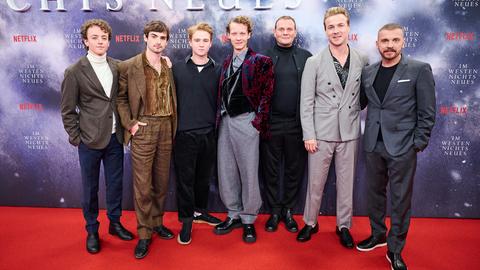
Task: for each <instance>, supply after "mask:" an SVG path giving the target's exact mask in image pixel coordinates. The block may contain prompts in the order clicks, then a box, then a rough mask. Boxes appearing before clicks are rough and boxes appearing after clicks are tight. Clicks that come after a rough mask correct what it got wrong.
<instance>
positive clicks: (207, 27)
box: [187, 22, 213, 40]
mask: <svg viewBox="0 0 480 270" xmlns="http://www.w3.org/2000/svg"><path fill="white" fill-rule="evenodd" d="M187 31H188V39H189V40H192V37H193V34H195V32H197V31H205V32H207V33H209V34H210V40H212V39H213V28H212V27H211V26H210V25H209V24H208V23H204V22H200V23H197V24H195V25H192V26H190V27H189V28H188V30H187Z"/></svg>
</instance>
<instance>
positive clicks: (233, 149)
mask: <svg viewBox="0 0 480 270" xmlns="http://www.w3.org/2000/svg"><path fill="white" fill-rule="evenodd" d="M254 117H255V114H254V113H253V112H251V113H244V114H241V115H238V116H235V117H230V116H228V115H226V116H222V120H221V123H220V130H219V137H218V185H219V190H220V198H221V199H222V201H223V203H224V204H225V207H227V209H228V216H229V217H230V218H232V219H236V218H239V217H240V218H241V220H242V223H243V224H253V223H254V222H255V219H256V218H257V214H258V211H259V210H260V207H261V206H262V199H261V197H260V188H259V186H258V164H259V152H260V150H259V142H260V135H259V132H258V131H257V130H256V129H255V128H254V127H253V126H252V124H251V122H252V120H253V118H254Z"/></svg>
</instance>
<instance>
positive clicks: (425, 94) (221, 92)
mask: <svg viewBox="0 0 480 270" xmlns="http://www.w3.org/2000/svg"><path fill="white" fill-rule="evenodd" d="M252 29H253V24H252V22H251V20H250V18H248V17H245V16H237V17H235V18H233V19H231V20H230V21H229V23H228V25H227V26H226V33H227V37H228V38H229V40H230V43H231V45H232V47H233V52H232V53H231V54H230V55H229V56H227V57H226V59H225V60H224V62H223V64H221V65H219V64H217V63H216V62H215V61H214V60H213V59H212V58H211V57H210V56H209V54H208V53H209V49H210V48H211V46H212V42H213V40H212V39H213V29H212V27H211V26H210V25H208V24H206V23H198V24H196V25H194V26H191V27H190V28H189V29H188V38H189V44H190V47H191V53H190V54H189V55H188V56H186V58H185V59H184V60H182V61H179V62H178V63H174V65H173V66H171V63H170V60H169V58H168V57H165V56H163V52H164V50H165V48H166V46H167V43H168V39H169V29H168V27H167V26H166V25H165V23H163V22H161V21H151V22H149V23H147V24H146V25H145V27H144V41H145V43H146V48H145V50H144V51H143V52H142V53H140V54H138V55H136V56H134V57H132V58H130V59H128V60H126V61H123V62H118V61H116V60H114V59H112V58H110V57H107V50H108V47H109V41H110V39H111V28H110V26H109V25H108V23H107V22H105V21H103V20H98V19H94V20H89V21H87V22H85V23H84V25H83V26H82V28H81V33H82V38H83V40H84V43H85V46H86V48H87V50H88V53H87V55H86V56H85V57H82V58H81V59H80V60H79V61H78V62H77V63H75V64H73V65H72V66H70V67H69V68H67V69H66V71H65V78H64V81H63V83H62V101H61V107H62V108H61V110H62V119H63V123H64V127H65V129H66V131H67V133H68V135H69V141H70V143H71V144H73V145H75V146H78V154H79V160H80V168H81V175H82V186H83V198H82V208H83V214H84V217H85V220H86V230H87V233H88V235H87V241H86V248H87V251H88V252H90V253H97V252H99V251H100V239H99V236H98V228H99V222H98V221H97V217H98V195H97V193H98V185H99V172H100V164H101V163H103V166H104V173H105V182H106V201H107V216H108V218H109V220H110V226H109V233H110V234H112V235H116V236H118V237H119V238H120V239H122V240H132V239H133V238H134V236H133V234H132V233H131V232H129V231H128V230H127V229H125V228H124V227H123V226H122V224H121V223H120V216H121V202H122V182H123V147H122V143H124V144H125V145H128V144H130V150H131V162H132V173H133V188H134V205H135V212H136V217H137V234H138V238H139V241H138V243H137V245H136V247H135V251H134V254H135V257H136V258H138V259H140V258H143V257H145V256H146V255H147V252H148V249H149V245H150V243H151V241H152V234H153V233H157V234H158V235H159V237H160V238H162V239H172V238H173V237H174V234H173V233H172V231H171V230H169V229H168V228H167V227H166V226H165V225H164V224H163V213H164V203H165V197H166V191H167V186H168V180H169V171H170V162H171V160H170V159H171V156H172V152H173V163H174V167H175V172H176V188H177V190H176V196H177V206H178V218H179V221H180V222H181V223H182V229H181V231H180V232H179V234H178V236H177V241H178V242H179V243H180V244H183V245H186V244H189V243H190V242H191V239H192V237H191V235H192V223H194V222H203V223H208V224H210V225H213V226H215V228H214V230H213V231H214V233H215V234H218V235H222V234H227V233H229V232H231V231H232V230H234V229H235V228H243V234H242V238H243V241H245V242H246V243H253V242H255V241H256V239H257V235H256V231H255V226H254V223H255V220H256V218H257V214H258V212H259V210H260V207H261V205H262V197H261V194H260V188H259V164H260V163H261V164H262V166H261V168H262V170H261V174H262V176H263V179H264V187H265V194H264V198H265V199H266V201H267V205H268V207H269V209H270V210H271V213H270V217H269V219H268V221H267V222H266V224H265V230H266V231H268V232H274V231H276V230H277V228H278V226H279V223H280V222H284V223H285V227H286V229H287V230H288V231H290V232H293V233H298V234H297V240H298V241H300V242H305V241H308V240H310V239H311V236H312V234H314V233H316V232H318V227H319V226H318V222H317V220H318V213H319V210H320V205H321V202H322V195H323V189H324V186H325V182H326V180H327V176H328V171H329V168H330V165H331V161H332V159H334V163H335V172H336V188H337V227H336V233H337V235H338V236H339V239H340V243H341V244H342V245H343V246H345V247H347V248H353V247H354V241H353V238H352V236H351V234H350V231H349V229H350V227H351V226H352V209H353V207H352V205H353V202H352V201H353V182H354V179H355V171H356V166H357V157H358V144H359V138H360V116H359V112H360V110H361V109H363V108H364V107H366V106H367V104H368V112H367V120H366V124H365V134H364V136H363V137H364V147H365V151H366V165H367V187H368V194H366V195H367V200H368V211H369V218H370V223H371V236H370V237H369V238H368V239H366V240H364V241H361V242H359V243H357V249H358V250H360V251H369V250H372V249H374V248H376V247H380V246H385V245H387V244H388V251H387V259H388V260H389V262H390V263H391V266H392V268H393V269H406V264H405V262H404V261H403V259H402V257H401V255H400V254H401V251H402V249H403V247H404V245H405V239H406V236H407V232H408V227H409V221H410V212H411V195H412V186H413V178H414V174H415V167H416V152H418V151H422V150H423V149H425V147H426V146H427V144H428V139H429V137H430V132H431V130H432V128H433V125H434V120H435V88H434V80H433V75H432V71H431V67H430V65H428V64H426V63H422V62H419V61H416V60H413V59H409V58H407V57H406V56H405V55H403V54H401V50H402V46H403V44H404V37H403V36H404V32H403V28H402V26H400V25H398V24H387V25H385V26H383V27H382V28H381V29H380V30H379V32H378V39H377V48H378V50H379V52H380V55H381V61H380V62H378V63H375V64H373V65H368V59H367V58H366V57H365V56H364V55H363V54H362V53H360V52H358V51H357V50H355V49H353V48H351V47H350V46H349V45H348V34H349V30H350V21H349V14H348V12H347V11H346V10H345V9H344V8H341V7H333V8H330V9H328V10H327V11H326V13H325V16H324V29H325V32H326V35H327V38H328V46H327V47H326V48H325V49H323V50H322V51H321V52H320V53H318V54H316V55H314V56H312V54H311V53H310V52H308V51H306V50H304V49H301V48H299V47H298V46H297V45H296V44H295V39H296V35H297V27H296V23H295V20H294V18H292V17H290V16H282V17H280V18H278V19H277V21H276V22H275V28H274V30H273V35H274V37H275V40H276V43H275V45H274V46H273V47H271V48H270V49H269V50H268V51H266V52H265V53H264V54H259V53H256V52H254V51H253V50H252V49H251V48H249V47H248V41H249V39H250V38H251V36H252ZM307 157H308V187H307V196H306V201H305V210H304V216H303V220H304V223H305V226H304V227H303V228H302V229H301V230H300V231H299V229H298V225H297V222H296V221H295V219H294V217H293V214H292V208H293V207H294V206H295V204H296V203H297V198H298V191H299V189H300V185H301V182H302V179H303V174H304V170H305V164H306V162H307ZM215 162H217V168H218V186H219V191H220V197H221V199H222V201H223V203H224V205H225V206H226V208H227V210H228V214H227V218H226V219H225V220H224V221H223V222H222V221H221V220H219V219H218V218H216V217H214V216H212V215H210V214H209V213H208V212H207V204H208V194H209V182H210V179H211V178H212V176H213V175H214V171H213V170H214V168H215ZM281 166H283V168H281ZM280 172H283V175H282V176H281V175H280ZM282 180H283V181H282ZM387 183H390V192H391V201H392V212H391V229H390V231H389V233H388V236H387V227H386V225H385V216H386V186H387Z"/></svg>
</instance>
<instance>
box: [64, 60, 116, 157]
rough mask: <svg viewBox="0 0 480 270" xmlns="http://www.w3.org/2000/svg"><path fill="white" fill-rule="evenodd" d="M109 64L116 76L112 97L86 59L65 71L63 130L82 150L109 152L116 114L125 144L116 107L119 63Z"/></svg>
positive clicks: (112, 62)
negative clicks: (107, 149) (83, 148)
mask: <svg viewBox="0 0 480 270" xmlns="http://www.w3.org/2000/svg"><path fill="white" fill-rule="evenodd" d="M107 62H108V65H109V66H110V70H111V71H112V74H113V83H112V89H111V94H110V97H108V96H107V94H106V93H105V90H104V89H103V87H102V85H101V83H100V80H99V79H98V78H97V75H96V74H95V71H94V70H93V67H92V65H91V64H90V62H89V61H88V59H87V57H86V56H84V57H82V58H80V60H78V61H77V62H76V63H74V64H73V65H71V66H69V67H68V68H67V69H66V70H65V76H64V79H63V82H62V90H61V93H62V99H61V111H62V121H63V126H64V128H65V130H66V131H67V133H68V136H69V142H70V143H71V144H72V145H75V146H78V145H79V144H80V142H83V143H84V144H85V145H87V146H88V147H89V148H92V149H102V148H105V147H106V146H107V145H108V143H109V142H110V137H111V135H112V125H113V118H112V115H113V113H115V118H116V119H117V125H116V136H117V139H118V141H119V142H120V143H122V142H123V139H122V134H123V129H122V126H121V125H120V123H119V121H118V119H120V118H119V116H118V112H117V108H116V106H115V99H116V97H117V92H118V69H117V62H118V61H117V60H115V59H113V58H110V57H107ZM77 109H78V110H77Z"/></svg>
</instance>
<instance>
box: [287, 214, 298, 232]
mask: <svg viewBox="0 0 480 270" xmlns="http://www.w3.org/2000/svg"><path fill="white" fill-rule="evenodd" d="M283 221H284V222H285V227H287V231H289V232H292V233H296V232H298V225H297V222H296V221H295V219H294V218H293V215H292V211H291V210H290V209H287V211H286V212H285V215H284V216H283Z"/></svg>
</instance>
